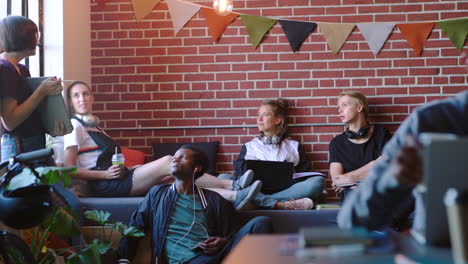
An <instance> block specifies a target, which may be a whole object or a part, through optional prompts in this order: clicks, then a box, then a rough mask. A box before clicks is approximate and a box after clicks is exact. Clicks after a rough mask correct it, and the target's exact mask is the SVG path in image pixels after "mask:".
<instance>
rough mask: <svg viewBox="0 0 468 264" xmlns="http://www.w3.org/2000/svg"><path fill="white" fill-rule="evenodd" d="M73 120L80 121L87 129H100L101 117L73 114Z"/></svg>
mask: <svg viewBox="0 0 468 264" xmlns="http://www.w3.org/2000/svg"><path fill="white" fill-rule="evenodd" d="M73 118H75V119H76V120H78V121H80V123H81V124H83V125H84V126H85V127H98V126H99V121H100V120H99V117H97V116H95V115H92V114H89V115H80V114H73Z"/></svg>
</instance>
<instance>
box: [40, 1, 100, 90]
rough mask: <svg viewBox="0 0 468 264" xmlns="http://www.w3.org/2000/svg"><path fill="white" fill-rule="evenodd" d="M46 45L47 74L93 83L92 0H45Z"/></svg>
mask: <svg viewBox="0 0 468 264" xmlns="http://www.w3.org/2000/svg"><path fill="white" fill-rule="evenodd" d="M44 45H45V46H44V47H45V48H44V75H45V76H57V77H62V78H63V79H64V80H80V81H84V82H86V83H88V84H90V85H91V24H90V1H86V0H62V1H57V0H44ZM65 85H67V83H66V84H65Z"/></svg>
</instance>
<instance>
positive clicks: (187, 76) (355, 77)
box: [91, 0, 468, 172]
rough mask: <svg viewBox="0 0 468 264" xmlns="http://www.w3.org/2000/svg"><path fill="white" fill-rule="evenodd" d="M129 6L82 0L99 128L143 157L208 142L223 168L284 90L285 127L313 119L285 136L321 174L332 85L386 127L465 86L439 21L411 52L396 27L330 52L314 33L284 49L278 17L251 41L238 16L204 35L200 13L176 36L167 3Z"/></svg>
mask: <svg viewBox="0 0 468 264" xmlns="http://www.w3.org/2000/svg"><path fill="white" fill-rule="evenodd" d="M130 2H131V1H130V0H109V1H108V3H107V4H106V6H105V7H104V8H103V9H99V8H97V5H95V4H93V5H92V12H91V23H92V44H91V45H92V82H93V83H92V85H93V89H94V91H95V97H96V107H95V109H96V113H97V114H98V115H99V116H100V117H101V119H102V120H103V121H104V127H105V128H107V129H108V131H110V133H111V134H112V135H113V136H115V137H117V138H118V139H119V141H120V142H121V143H122V144H124V145H127V146H129V147H132V148H135V149H141V150H144V151H145V152H147V153H149V154H151V152H152V151H151V143H152V142H192V141H212V140H218V141H220V142H221V147H220V149H219V154H218V170H219V171H231V170H232V165H231V164H232V161H233V160H234V159H235V158H236V157H237V154H238V152H239V151H240V148H241V145H242V143H243V142H246V141H248V140H249V139H251V138H252V137H253V136H254V135H256V134H257V129H256V127H255V118H254V117H255V116H256V112H257V109H258V106H259V104H260V102H261V100H262V99H263V98H272V97H283V98H286V99H288V100H289V101H290V102H291V104H292V110H291V117H290V123H291V124H292V125H298V124H311V125H310V126H297V127H291V129H290V132H291V134H292V136H293V137H294V138H296V139H298V140H300V141H302V142H303V145H304V148H305V149H306V151H307V153H308V156H309V158H310V160H311V161H312V162H313V164H314V167H315V168H316V169H317V170H321V171H324V172H326V170H327V168H328V162H327V160H328V142H329V141H330V140H331V139H332V138H333V136H335V135H336V134H338V133H340V132H342V131H343V126H342V125H339V124H338V122H339V120H338V118H337V117H336V113H337V108H336V106H335V105H336V96H337V95H338V94H339V93H340V92H341V91H343V90H345V89H352V90H357V91H360V92H362V93H364V94H365V95H367V96H368V97H369V99H370V103H371V111H372V113H373V114H372V116H371V118H372V120H373V121H377V122H385V123H393V124H391V125H388V127H389V128H390V129H391V130H394V129H395V128H396V127H397V125H396V124H395V123H398V122H401V121H402V120H403V119H404V118H405V117H406V116H407V115H408V114H409V113H410V112H411V111H412V109H413V108H414V107H416V106H418V105H421V104H424V103H427V102H429V101H431V100H433V99H435V98H440V97H445V96H449V95H453V94H455V93H457V92H459V91H461V90H464V89H465V88H466V78H467V77H466V74H465V72H464V69H463V67H462V66H460V63H461V62H460V60H459V52H458V51H457V50H456V49H455V47H454V46H453V44H452V43H451V42H450V41H449V40H448V38H447V35H446V34H445V33H443V32H442V31H441V30H440V28H438V27H437V26H436V27H435V28H434V30H433V32H432V33H431V34H430V36H429V39H428V41H427V42H426V45H425V48H424V50H423V53H422V54H421V56H415V54H414V52H413V50H412V49H411V48H410V47H409V46H408V44H407V43H406V40H405V39H404V38H403V36H402V34H401V33H400V32H399V30H398V29H397V28H396V27H395V28H394V29H393V33H392V34H391V35H390V37H389V40H388V41H387V42H386V44H385V46H384V47H383V49H382V51H381V52H380V54H379V55H378V56H374V55H373V54H372V52H371V51H370V49H369V47H368V45H367V43H366V42H365V41H364V38H363V36H362V35H361V33H360V32H359V30H358V29H357V28H355V29H354V31H353V33H352V34H351V35H350V37H349V38H348V40H347V41H346V43H345V44H344V46H343V48H342V49H341V51H340V52H339V53H338V54H337V55H334V54H333V53H332V52H331V51H330V50H329V48H328V47H327V44H326V42H325V40H324V38H323V36H322V35H321V34H320V33H319V32H318V30H317V29H316V30H314V32H313V33H312V34H311V36H310V37H309V38H307V39H306V41H305V42H304V44H303V45H302V47H301V49H300V50H299V51H298V52H296V53H293V52H292V51H291V50H290V48H289V44H288V42H287V40H286V38H285V36H284V34H283V31H282V29H281V26H280V25H279V24H276V25H275V26H274V27H273V28H272V30H271V31H270V32H269V33H268V34H267V35H266V37H265V38H264V41H263V43H261V44H260V45H259V47H258V48H257V49H253V48H252V45H251V43H250V40H249V38H248V35H247V32H246V29H245V28H244V26H243V24H242V22H241V20H240V18H239V19H237V20H236V21H235V22H234V23H233V24H231V25H230V26H229V27H228V29H227V30H226V32H225V33H224V35H223V36H222V38H221V39H220V40H219V42H218V43H214V42H213V40H212V38H211V36H210V35H209V33H208V30H207V26H206V23H205V20H204V18H203V16H202V15H201V14H200V13H199V14H196V15H195V16H194V18H193V19H192V20H191V21H190V22H189V23H188V24H187V25H186V27H185V28H183V29H182V30H181V32H180V33H179V34H178V35H177V36H174V33H173V30H172V23H171V21H170V19H169V18H170V16H169V13H168V11H167V5H166V3H165V2H162V3H160V4H159V5H157V6H156V7H155V8H154V10H153V12H152V13H151V14H150V16H148V17H147V18H146V19H145V20H143V21H141V22H135V20H134V17H133V11H132V10H133V9H132V6H131V3H130ZM193 2H197V3H199V4H203V5H206V6H209V5H210V3H209V2H207V1H193ZM234 6H235V11H237V12H240V13H246V14H256V15H262V16H268V17H279V18H289V19H294V20H304V21H313V22H338V23H340V22H341V23H354V22H397V23H398V22H409V21H417V22H419V21H437V20H441V19H449V18H457V17H467V16H468V2H464V1H435V0H434V1H430V0H425V1H424V0H423V1H419V0H276V1H273V0H234ZM181 126H182V127H188V128H183V129H180V128H177V127H181ZM223 126H228V128H222V127H223ZM136 128H142V129H141V130H137V129H136ZM154 128H159V129H154ZM162 128H164V129H162ZM168 128H172V129H168Z"/></svg>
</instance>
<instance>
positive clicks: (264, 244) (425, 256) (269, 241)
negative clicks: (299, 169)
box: [223, 234, 453, 264]
mask: <svg viewBox="0 0 468 264" xmlns="http://www.w3.org/2000/svg"><path fill="white" fill-rule="evenodd" d="M286 237H287V235H285V234H270V235H247V236H245V237H244V238H243V239H242V240H241V241H240V242H239V244H238V245H237V246H236V247H235V248H234V249H233V250H232V251H231V253H230V254H229V255H228V256H227V257H226V258H225V259H224V261H223V264H244V263H255V264H301V263H303V262H301V261H300V260H299V259H297V258H296V257H295V256H292V255H290V256H284V255H280V252H279V246H280V244H281V243H282V242H283V241H284V240H285V238H286ZM397 243H398V246H397V247H398V252H402V253H403V254H405V255H407V256H410V257H411V258H412V259H414V260H418V261H420V262H422V263H431V264H433V263H434V264H435V263H440V264H442V263H443V264H445V263H447V264H448V263H453V261H452V256H451V252H450V249H447V248H433V247H428V246H424V245H420V244H418V243H417V242H416V241H414V240H413V239H412V238H411V237H408V236H402V235H401V236H400V235H399V236H398V241H397ZM394 257H395V253H391V254H388V253H387V254H374V255H362V256H358V257H337V258H326V259H316V260H314V261H309V262H307V263H320V264H348V263H353V264H354V263H356V264H358V263H359V264H367V263H369V264H370V263H379V264H385V263H392V264H393V263H395V262H394Z"/></svg>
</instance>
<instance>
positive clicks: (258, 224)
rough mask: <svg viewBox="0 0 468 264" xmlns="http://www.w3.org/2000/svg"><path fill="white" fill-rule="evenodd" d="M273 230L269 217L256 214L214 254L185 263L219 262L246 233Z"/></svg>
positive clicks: (265, 232) (201, 256)
mask: <svg viewBox="0 0 468 264" xmlns="http://www.w3.org/2000/svg"><path fill="white" fill-rule="evenodd" d="M272 231H273V225H272V223H271V219H270V218H269V217H267V216H257V217H255V218H253V219H252V220H250V221H249V222H248V223H247V224H245V225H244V226H243V227H242V228H241V229H240V230H239V231H237V233H235V234H234V235H233V236H232V237H231V238H230V239H229V242H228V243H227V244H226V246H224V248H223V249H221V250H220V251H219V252H218V253H216V254H214V255H209V256H208V255H205V254H201V255H199V256H197V257H195V258H193V259H191V260H189V261H188V262H186V263H190V264H215V263H221V261H222V260H223V258H224V257H225V256H227V254H228V253H229V252H230V251H231V249H233V248H234V247H235V246H236V245H237V243H239V241H240V240H241V239H242V238H243V237H244V236H245V235H248V234H268V233H271V232H272Z"/></svg>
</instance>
